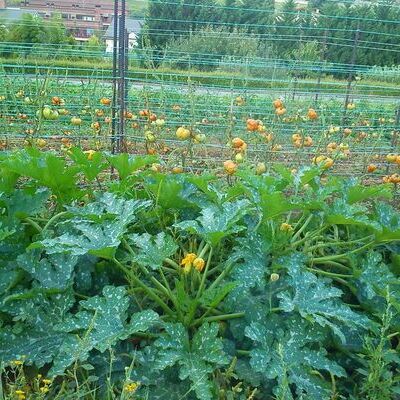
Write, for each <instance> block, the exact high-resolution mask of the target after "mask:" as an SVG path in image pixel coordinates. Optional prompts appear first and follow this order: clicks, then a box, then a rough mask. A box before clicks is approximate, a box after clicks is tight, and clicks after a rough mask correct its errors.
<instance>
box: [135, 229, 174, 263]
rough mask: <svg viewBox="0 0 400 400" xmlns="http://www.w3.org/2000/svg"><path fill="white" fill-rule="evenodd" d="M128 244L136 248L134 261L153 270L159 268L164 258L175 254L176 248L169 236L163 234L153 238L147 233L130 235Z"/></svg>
mask: <svg viewBox="0 0 400 400" xmlns="http://www.w3.org/2000/svg"><path fill="white" fill-rule="evenodd" d="M129 242H131V243H133V244H134V245H135V247H136V251H137V254H136V255H135V257H134V260H135V261H136V262H137V263H139V264H141V265H143V266H145V267H150V268H151V269H153V270H156V269H158V268H161V266H162V265H163V262H164V260H165V259H166V258H168V257H170V256H172V255H173V254H175V252H176V250H177V249H178V246H177V245H176V244H175V242H174V239H172V237H171V236H169V235H166V234H165V233H164V232H161V233H159V234H158V235H157V236H155V237H153V236H151V235H149V234H148V233H144V234H143V235H130V236H129Z"/></svg>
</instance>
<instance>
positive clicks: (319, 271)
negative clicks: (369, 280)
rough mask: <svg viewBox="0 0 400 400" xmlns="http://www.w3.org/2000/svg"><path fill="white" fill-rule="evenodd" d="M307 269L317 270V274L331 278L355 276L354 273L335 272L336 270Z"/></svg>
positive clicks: (310, 269)
mask: <svg viewBox="0 0 400 400" xmlns="http://www.w3.org/2000/svg"><path fill="white" fill-rule="evenodd" d="M307 270H308V271H310V272H315V273H316V274H320V275H325V276H329V277H331V278H344V279H346V278H353V275H344V274H335V273H334V272H328V271H323V270H321V269H315V268H307Z"/></svg>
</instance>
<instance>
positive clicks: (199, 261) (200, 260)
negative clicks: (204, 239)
mask: <svg viewBox="0 0 400 400" xmlns="http://www.w3.org/2000/svg"><path fill="white" fill-rule="evenodd" d="M205 264H206V262H205V261H204V259H203V258H200V257H198V258H196V259H195V260H194V261H193V266H194V267H195V268H196V269H197V271H199V272H201V271H203V269H204V265H205Z"/></svg>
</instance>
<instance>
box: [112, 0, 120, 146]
mask: <svg viewBox="0 0 400 400" xmlns="http://www.w3.org/2000/svg"><path fill="white" fill-rule="evenodd" d="M118 14H119V5H118V0H114V21H113V23H114V32H113V69H112V110H111V152H112V154H114V153H115V151H116V138H117V129H118V124H117V119H116V118H117V109H118V105H117V89H118V88H117V80H118V64H117V62H118V18H119V15H118Z"/></svg>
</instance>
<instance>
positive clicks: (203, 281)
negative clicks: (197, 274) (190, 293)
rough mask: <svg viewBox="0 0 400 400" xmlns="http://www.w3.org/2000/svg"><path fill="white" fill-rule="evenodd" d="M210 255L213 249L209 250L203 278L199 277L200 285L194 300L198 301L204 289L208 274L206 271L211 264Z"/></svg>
mask: <svg viewBox="0 0 400 400" xmlns="http://www.w3.org/2000/svg"><path fill="white" fill-rule="evenodd" d="M206 247H207V245H206V246H205V248H206ZM212 254H213V249H212V248H210V253H209V254H208V259H207V264H206V268H205V270H204V272H203V276H202V277H201V282H200V285H199V289H198V291H197V296H196V299H199V298H200V296H201V295H202V293H203V289H204V286H205V283H206V278H207V272H208V269H209V268H210V264H211V258H212Z"/></svg>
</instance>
